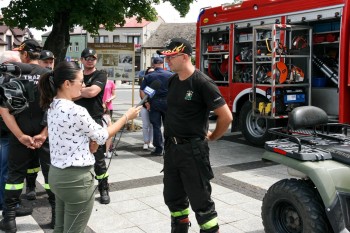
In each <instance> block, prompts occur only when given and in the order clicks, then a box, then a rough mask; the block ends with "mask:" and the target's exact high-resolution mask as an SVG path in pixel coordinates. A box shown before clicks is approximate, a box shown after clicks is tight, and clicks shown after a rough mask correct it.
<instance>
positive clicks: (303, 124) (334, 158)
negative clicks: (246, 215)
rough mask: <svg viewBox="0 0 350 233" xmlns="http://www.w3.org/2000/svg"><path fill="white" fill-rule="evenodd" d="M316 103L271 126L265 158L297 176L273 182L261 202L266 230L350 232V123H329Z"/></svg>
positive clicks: (276, 232)
mask: <svg viewBox="0 0 350 233" xmlns="http://www.w3.org/2000/svg"><path fill="white" fill-rule="evenodd" d="M327 122H328V117H327V114H326V113H325V112H324V111H323V110H322V109H319V108H317V107H313V106H303V107H298V108H295V109H294V110H293V111H292V112H290V114H289V118H288V126H287V127H279V128H272V129H270V130H269V132H270V133H272V134H274V135H275V136H277V137H278V139H276V140H274V141H268V142H266V143H265V149H266V151H265V153H264V155H263V159H265V160H270V161H273V162H276V163H279V164H283V165H285V166H287V168H288V172H289V174H290V175H292V176H296V177H297V178H291V179H283V180H280V181H278V182H277V183H275V184H273V185H272V186H271V187H270V188H269V189H268V191H267V193H266V194H265V196H264V198H263V202H262V212H261V214H262V220H263V225H264V229H265V232H266V233H332V232H334V233H338V232H340V233H346V232H350V137H348V136H347V129H348V128H349V127H350V125H347V124H339V123H327Z"/></svg>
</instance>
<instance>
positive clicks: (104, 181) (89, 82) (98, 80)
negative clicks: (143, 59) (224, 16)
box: [75, 48, 111, 204]
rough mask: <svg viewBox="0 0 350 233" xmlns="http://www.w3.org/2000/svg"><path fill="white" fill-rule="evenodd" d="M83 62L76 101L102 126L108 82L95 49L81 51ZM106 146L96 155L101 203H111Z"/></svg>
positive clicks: (96, 170)
mask: <svg viewBox="0 0 350 233" xmlns="http://www.w3.org/2000/svg"><path fill="white" fill-rule="evenodd" d="M81 63H82V64H83V65H84V71H83V73H84V83H85V87H83V88H82V90H81V96H80V97H79V98H78V99H75V103H76V104H78V105H80V106H82V107H85V108H86V109H87V110H88V112H89V114H90V116H91V117H92V118H93V119H94V120H95V121H96V122H97V123H98V124H100V125H101V126H102V125H103V120H102V118H103V114H104V110H103V106H102V104H103V102H102V97H103V93H104V88H105V86H106V82H107V76H106V74H105V73H104V72H101V71H98V70H97V69H96V67H95V66H96V63H97V54H96V51H95V50H94V49H91V48H86V49H84V50H83V52H82V53H81ZM104 153H105V146H99V148H98V150H97V151H96V153H94V155H95V160H96V162H95V173H96V179H97V180H98V190H99V192H100V196H101V197H100V203H101V204H108V203H110V201H111V200H110V197H109V193H108V191H109V185H108V173H107V166H106V162H105V155H104Z"/></svg>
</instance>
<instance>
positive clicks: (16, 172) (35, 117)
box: [0, 63, 55, 229]
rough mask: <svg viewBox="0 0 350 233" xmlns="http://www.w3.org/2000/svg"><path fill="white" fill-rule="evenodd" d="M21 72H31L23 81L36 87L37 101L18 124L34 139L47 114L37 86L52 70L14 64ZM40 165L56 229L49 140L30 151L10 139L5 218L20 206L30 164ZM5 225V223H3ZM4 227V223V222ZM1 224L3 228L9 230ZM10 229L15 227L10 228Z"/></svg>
mask: <svg viewBox="0 0 350 233" xmlns="http://www.w3.org/2000/svg"><path fill="white" fill-rule="evenodd" d="M13 64H15V65H17V66H19V67H21V69H22V70H28V69H31V72H30V74H26V75H22V76H21V78H23V79H27V80H30V82H33V83H34V85H33V86H34V101H30V102H29V108H27V109H26V110H24V111H22V112H21V113H19V114H17V115H15V120H16V123H17V125H18V127H19V128H20V129H21V131H22V132H23V133H24V134H25V135H29V136H35V135H38V134H40V133H41V131H42V130H43V129H44V128H45V127H46V126H45V125H44V124H43V120H44V111H43V110H42V109H41V108H40V105H39V99H40V93H39V91H38V88H37V83H38V80H39V78H40V75H41V74H44V73H46V72H49V70H47V69H45V68H42V67H40V66H39V65H36V64H24V63H13ZM37 160H39V161H40V165H41V170H42V173H43V175H44V178H45V185H44V188H45V190H46V192H47V194H48V196H49V202H50V204H51V206H52V213H53V214H52V215H53V216H52V217H53V219H52V224H53V225H54V207H55V196H54V194H53V193H52V192H51V190H50V186H49V182H48V171H49V166H50V150H49V142H48V139H47V140H46V141H45V142H44V144H43V145H42V146H41V147H40V148H38V149H35V150H32V149H29V148H27V147H26V146H25V145H23V144H22V143H21V142H20V141H19V140H18V139H17V138H16V137H15V136H14V135H13V134H10V136H9V156H8V179H7V181H6V185H5V192H4V206H3V208H4V216H5V218H6V219H11V220H13V219H14V218H13V217H14V216H12V215H13V214H14V209H15V206H16V205H17V204H18V203H19V201H20V199H19V197H20V195H21V193H22V189H23V186H24V178H25V177H26V175H27V170H28V169H29V168H31V164H33V163H34V164H35V163H36V161H37ZM3 221H4V220H3ZM4 223H5V222H4ZM4 223H1V224H0V226H1V227H2V226H4V227H6V225H3V224H4ZM11 228H12V229H13V228H15V226H13V225H11Z"/></svg>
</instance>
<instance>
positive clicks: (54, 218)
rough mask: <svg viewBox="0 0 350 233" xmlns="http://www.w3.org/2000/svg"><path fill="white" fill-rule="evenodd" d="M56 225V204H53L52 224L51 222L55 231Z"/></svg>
mask: <svg viewBox="0 0 350 233" xmlns="http://www.w3.org/2000/svg"><path fill="white" fill-rule="evenodd" d="M55 223H56V212H55V204H51V222H50V227H51V229H55Z"/></svg>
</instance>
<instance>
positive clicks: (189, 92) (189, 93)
mask: <svg viewBox="0 0 350 233" xmlns="http://www.w3.org/2000/svg"><path fill="white" fill-rule="evenodd" d="M192 95H193V91H190V90H188V91H187V93H186V96H185V100H192Z"/></svg>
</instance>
